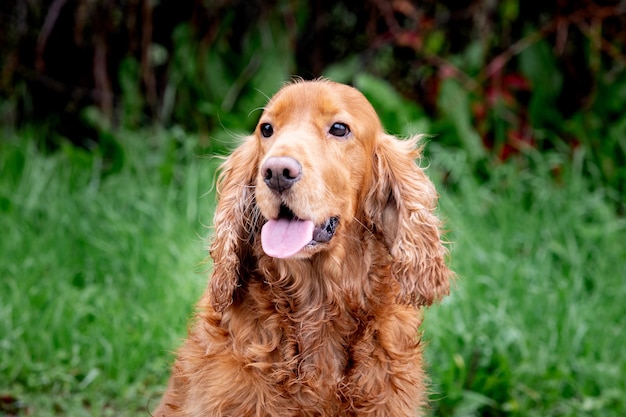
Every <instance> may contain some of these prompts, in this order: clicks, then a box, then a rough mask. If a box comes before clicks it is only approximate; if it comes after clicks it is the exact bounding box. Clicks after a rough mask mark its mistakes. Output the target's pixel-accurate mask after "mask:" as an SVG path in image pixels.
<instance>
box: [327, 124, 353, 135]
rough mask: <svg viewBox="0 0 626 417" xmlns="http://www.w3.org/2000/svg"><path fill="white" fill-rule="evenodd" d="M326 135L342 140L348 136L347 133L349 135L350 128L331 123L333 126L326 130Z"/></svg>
mask: <svg viewBox="0 0 626 417" xmlns="http://www.w3.org/2000/svg"><path fill="white" fill-rule="evenodd" d="M328 133H330V134H331V135H333V136H337V137H340V138H343V137H346V136H348V133H350V128H349V127H348V125H347V124H345V123H333V125H332V126H331V127H330V129H329V130H328Z"/></svg>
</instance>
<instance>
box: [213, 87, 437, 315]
mask: <svg viewBox="0 0 626 417" xmlns="http://www.w3.org/2000/svg"><path fill="white" fill-rule="evenodd" d="M416 142H417V139H412V140H408V141H399V140H398V139H396V138H394V137H392V136H389V135H387V134H385V133H384V131H383V129H382V126H381V123H380V120H379V118H378V116H377V115H376V112H375V111H374V109H373V108H372V106H371V105H370V103H369V102H368V101H367V99H366V98H365V97H364V96H363V95H362V94H361V93H360V92H359V91H357V90H356V89H354V88H352V87H349V86H346V85H342V84H337V83H333V82H330V81H324V80H320V81H301V82H295V83H292V84H289V85H287V86H285V87H284V88H283V89H281V90H280V91H279V92H278V93H277V94H276V95H275V96H274V97H273V98H272V99H271V100H270V101H269V103H268V104H267V106H266V107H265V109H264V111H263V114H262V115H261V117H260V120H259V123H258V124H257V127H256V129H255V132H254V134H253V135H251V136H250V137H248V138H246V140H245V142H244V143H243V144H242V145H241V146H240V147H239V148H238V149H237V150H235V151H234V152H233V154H232V155H231V156H230V157H229V159H228V160H227V161H226V162H225V164H224V165H223V168H222V173H221V176H220V178H219V181H218V191H219V204H218V207H217V210H216V215H215V238H214V240H213V244H212V246H211V255H212V257H213V260H214V274H213V277H212V278H211V288H212V297H213V304H214V306H215V308H216V309H217V310H223V309H224V308H225V307H226V306H228V305H229V304H230V303H231V302H232V295H233V291H234V290H235V288H236V287H237V285H239V283H240V276H241V274H242V273H244V270H243V268H244V265H251V264H254V259H253V257H254V253H253V248H252V247H253V245H254V243H255V241H257V239H260V241H261V244H262V247H263V251H264V252H265V254H266V255H267V256H271V257H274V258H299V259H306V258H311V257H313V256H316V254H317V253H319V252H323V251H332V250H333V247H334V245H335V242H336V241H337V240H338V239H339V238H340V237H341V235H342V234H344V233H347V231H348V230H349V229H350V226H351V225H353V223H354V222H358V223H359V224H360V225H362V227H371V228H372V229H375V230H376V231H377V235H382V236H383V239H384V241H385V244H386V247H387V248H388V252H389V254H390V257H391V259H392V265H391V270H392V275H393V276H394V277H395V278H396V279H397V280H398V282H399V283H400V284H401V285H400V287H401V294H399V295H398V297H399V299H400V300H401V301H403V302H407V303H412V304H431V303H432V302H433V301H435V300H437V299H439V298H440V297H442V296H443V295H444V294H446V293H447V292H448V287H449V278H448V277H449V272H448V269H447V267H446V266H445V263H444V255H445V253H446V251H445V249H444V247H443V245H442V243H441V239H440V233H439V221H438V219H437V218H436V216H435V215H434V214H433V210H434V208H435V204H436V199H437V195H436V192H435V190H434V187H433V185H432V183H431V182H430V180H428V178H427V177H426V175H425V174H424V173H423V171H422V170H421V169H420V168H419V167H418V166H417V165H416V164H415V162H414V160H415V158H417V157H418V156H419V155H418V154H419V152H418V151H417V150H416V148H415V146H416ZM348 256H349V255H348Z"/></svg>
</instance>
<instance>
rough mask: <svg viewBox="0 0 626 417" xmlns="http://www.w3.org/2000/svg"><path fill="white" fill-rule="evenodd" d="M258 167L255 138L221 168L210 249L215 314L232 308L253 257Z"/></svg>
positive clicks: (211, 286)
mask: <svg viewBox="0 0 626 417" xmlns="http://www.w3.org/2000/svg"><path fill="white" fill-rule="evenodd" d="M257 167H258V151H257V144H256V138H255V137H254V136H250V137H248V138H246V139H245V141H244V143H243V144H242V145H240V146H239V147H238V148H237V149H236V150H235V151H234V152H233V153H232V154H231V155H230V156H229V157H228V159H226V161H225V162H224V163H223V164H222V166H221V168H220V170H221V173H220V175H219V177H218V180H217V196H218V204H217V208H216V210H215V215H214V218H213V224H214V230H215V235H214V237H213V242H212V244H211V247H210V253H211V257H212V258H213V275H212V277H211V280H210V282H209V285H210V289H211V302H212V303H213V308H215V310H216V311H224V309H225V308H227V307H228V306H229V305H230V304H232V302H233V295H234V291H235V288H237V287H238V286H239V285H241V283H240V277H241V276H242V272H243V271H242V267H243V266H244V265H246V260H247V259H249V258H250V257H251V256H252V255H251V253H252V244H253V241H252V240H253V239H254V235H255V233H256V228H257V224H256V223H257V219H258V214H257V213H256V202H255V193H254V182H255V176H256V173H257V169H258V168H257Z"/></svg>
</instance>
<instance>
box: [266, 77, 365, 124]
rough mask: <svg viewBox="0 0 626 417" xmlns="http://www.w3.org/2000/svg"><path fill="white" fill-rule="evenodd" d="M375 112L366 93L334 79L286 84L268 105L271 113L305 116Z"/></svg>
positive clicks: (267, 108)
mask: <svg viewBox="0 0 626 417" xmlns="http://www.w3.org/2000/svg"><path fill="white" fill-rule="evenodd" d="M363 111H365V112H367V113H373V114H374V115H375V111H374V109H373V108H372V106H371V104H370V103H369V101H367V99H366V98H365V96H363V94H361V93H360V92H359V91H358V90H356V89H355V88H352V87H349V86H347V85H343V84H338V83H334V82H330V81H301V82H297V83H294V84H289V85H287V86H285V87H283V88H282V89H281V90H280V91H279V92H278V93H276V95H275V96H274V97H272V99H271V100H270V101H269V103H268V104H267V106H266V107H265V112H264V113H265V114H266V115H267V116H270V117H272V116H277V115H282V116H283V117H285V116H291V117H294V118H298V119H302V118H304V117H306V116H307V115H310V114H314V115H315V116H316V117H319V116H321V117H325V116H326V117H330V118H332V117H336V116H338V115H344V116H346V115H353V116H356V114H355V113H356V112H363Z"/></svg>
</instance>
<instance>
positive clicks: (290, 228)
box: [261, 205, 339, 258]
mask: <svg viewBox="0 0 626 417" xmlns="http://www.w3.org/2000/svg"><path fill="white" fill-rule="evenodd" d="M338 225H339V217H337V216H333V217H329V218H328V219H326V220H325V221H324V222H323V223H322V224H318V225H316V224H314V223H313V222H312V221H310V220H302V219H299V218H298V217H297V216H296V215H295V214H294V213H293V212H292V211H291V209H289V207H287V206H285V205H281V206H280V211H279V213H278V218H277V219H275V220H268V222H267V223H265V225H263V228H262V229H261V244H262V245H263V250H264V251H265V253H266V254H267V255H269V256H272V257H275V258H289V257H291V256H293V255H295V254H296V253H298V252H300V251H301V250H302V249H304V248H305V247H307V246H310V247H312V246H315V245H317V244H320V243H326V242H329V241H330V240H331V239H332V238H333V236H334V235H335V231H336V230H337V226H338Z"/></svg>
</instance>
